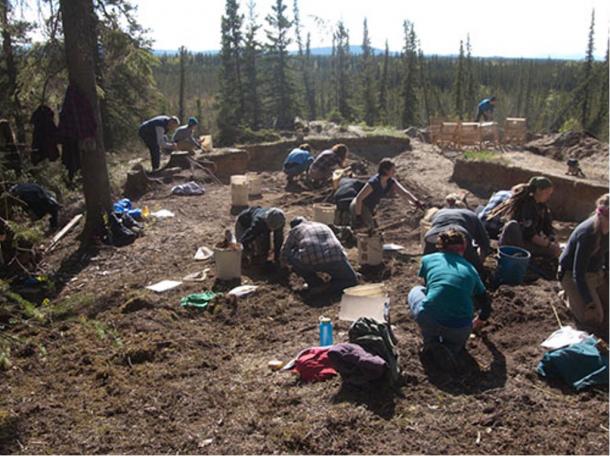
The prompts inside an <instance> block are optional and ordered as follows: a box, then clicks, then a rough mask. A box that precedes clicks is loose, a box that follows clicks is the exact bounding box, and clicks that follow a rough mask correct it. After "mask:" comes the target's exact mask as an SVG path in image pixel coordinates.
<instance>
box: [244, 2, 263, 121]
mask: <svg viewBox="0 0 610 456" xmlns="http://www.w3.org/2000/svg"><path fill="white" fill-rule="evenodd" d="M255 8H256V4H255V2H254V0H249V1H248V24H247V26H246V39H245V43H244V65H243V69H244V85H243V88H244V120H245V123H246V125H248V126H249V127H250V128H251V129H252V130H258V129H259V128H260V127H261V121H262V115H261V100H260V94H259V90H258V80H259V78H258V75H259V68H258V67H259V63H260V56H261V44H260V43H259V42H258V40H257V38H256V34H257V32H258V30H259V29H260V25H259V24H257V22H256V11H255Z"/></svg>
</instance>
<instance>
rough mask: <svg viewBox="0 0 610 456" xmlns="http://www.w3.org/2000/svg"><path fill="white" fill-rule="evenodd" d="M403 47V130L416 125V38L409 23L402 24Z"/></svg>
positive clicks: (413, 29)
mask: <svg viewBox="0 0 610 456" xmlns="http://www.w3.org/2000/svg"><path fill="white" fill-rule="evenodd" d="M403 29H404V34H405V46H404V49H403V68H404V70H403V79H402V103H403V105H402V116H401V125H402V127H403V128H406V127H409V126H411V125H417V123H418V115H417V112H418V105H419V103H418V100H417V36H416V35H415V27H414V25H413V24H412V23H411V22H409V21H404V22H403Z"/></svg>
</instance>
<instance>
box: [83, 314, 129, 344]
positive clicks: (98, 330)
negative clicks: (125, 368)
mask: <svg viewBox="0 0 610 456" xmlns="http://www.w3.org/2000/svg"><path fill="white" fill-rule="evenodd" d="M81 323H82V324H83V325H84V326H85V327H86V328H88V329H90V330H91V331H92V332H93V333H95V335H96V337H97V338H98V339H99V340H101V341H110V342H111V343H112V345H113V346H114V347H115V348H121V347H122V346H123V340H122V339H121V336H119V333H118V331H117V330H116V329H115V328H112V327H111V326H109V325H107V324H106V323H104V322H101V321H99V320H89V319H87V318H85V317H81Z"/></svg>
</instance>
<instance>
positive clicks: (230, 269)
mask: <svg viewBox="0 0 610 456" xmlns="http://www.w3.org/2000/svg"><path fill="white" fill-rule="evenodd" d="M242 250H243V249H242V246H241V244H239V249H237V250H235V249H220V248H218V247H216V248H214V263H215V265H216V277H217V278H218V279H220V280H232V279H239V278H240V277H241V252H242Z"/></svg>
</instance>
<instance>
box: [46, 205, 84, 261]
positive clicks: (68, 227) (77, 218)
mask: <svg viewBox="0 0 610 456" xmlns="http://www.w3.org/2000/svg"><path fill="white" fill-rule="evenodd" d="M82 218H83V214H78V215H75V216H74V217H73V218H72V220H70V222H68V224H67V225H66V226H64V227H63V228H62V229H61V231H60V232H59V233H57V234H56V235H55V236H53V239H51V243H50V244H49V247H47V249H46V251H47V252H50V251H51V250H53V248H54V247H55V245H56V244H57V243H58V242H59V241H60V240H61V238H63V237H64V236H65V235H66V233H67V232H68V231H70V230H71V229H72V228H73V227H74V226H75V225H76V224H77V223H78V222H79V221H80V219H82Z"/></svg>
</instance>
